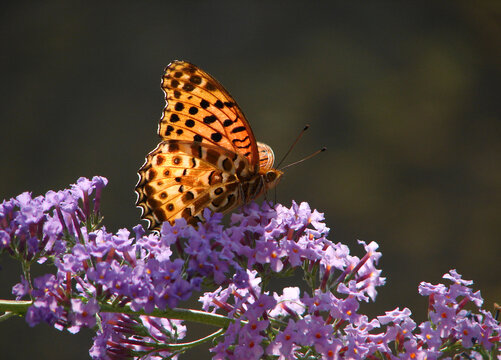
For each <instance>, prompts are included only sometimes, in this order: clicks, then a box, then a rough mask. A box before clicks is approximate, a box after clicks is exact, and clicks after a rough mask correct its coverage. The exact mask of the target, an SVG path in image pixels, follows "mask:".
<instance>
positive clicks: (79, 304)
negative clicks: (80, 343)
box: [68, 299, 99, 334]
mask: <svg viewBox="0 0 501 360" xmlns="http://www.w3.org/2000/svg"><path fill="white" fill-rule="evenodd" d="M71 310H72V313H71V315H72V316H71V319H70V320H71V324H72V325H71V326H70V327H69V328H68V331H69V332H71V333H72V334H75V333H77V332H79V331H80V328H82V327H89V328H91V327H94V325H96V314H97V312H98V311H99V305H98V304H97V301H96V299H89V301H88V302H87V303H84V302H83V301H82V300H80V299H71Z"/></svg>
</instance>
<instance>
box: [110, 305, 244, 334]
mask: <svg viewBox="0 0 501 360" xmlns="http://www.w3.org/2000/svg"><path fill="white" fill-rule="evenodd" d="M101 312H112V313H121V314H129V315H146V316H154V317H160V318H167V319H177V320H186V321H192V322H197V323H200V324H206V325H214V326H218V327H222V328H226V327H227V326H228V325H229V324H230V323H231V322H233V321H234V320H233V319H230V318H228V317H226V316H222V315H218V314H213V313H208V312H205V311H200V310H192V309H178V308H174V309H165V310H158V309H155V310H153V311H152V312H150V313H146V312H145V311H144V310H139V311H133V310H131V309H130V307H129V306H124V307H115V306H111V305H108V304H102V305H101Z"/></svg>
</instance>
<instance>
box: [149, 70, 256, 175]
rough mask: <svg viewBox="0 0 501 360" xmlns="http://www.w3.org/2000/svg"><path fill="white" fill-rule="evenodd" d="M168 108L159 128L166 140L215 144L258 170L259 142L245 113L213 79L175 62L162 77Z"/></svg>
mask: <svg viewBox="0 0 501 360" xmlns="http://www.w3.org/2000/svg"><path fill="white" fill-rule="evenodd" d="M162 89H163V90H164V92H165V99H166V102H167V105H166V107H165V109H164V112H163V116H162V118H161V120H160V124H159V127H158V134H159V136H160V137H161V138H162V139H164V140H168V139H174V140H187V141H197V142H202V143H208V144H212V145H214V146H219V147H222V148H224V149H227V150H230V151H232V152H234V153H237V154H240V155H242V156H244V157H246V158H247V159H248V161H249V164H250V165H251V166H252V167H254V168H255V170H256V171H257V169H258V163H259V155H258V149H257V145H256V140H255V138H254V135H253V133H252V130H251V128H250V126H249V123H248V122H247V120H246V119H245V116H244V114H243V112H242V110H241V109H240V108H239V106H238V105H237V103H236V102H235V100H234V99H233V98H232V97H231V95H230V94H229V93H228V92H227V91H226V90H225V88H224V87H223V86H222V85H221V84H220V83H219V82H218V81H217V80H216V79H214V78H213V77H212V76H210V75H209V74H207V73H206V72H204V71H203V70H201V69H199V68H197V67H196V66H195V65H193V64H190V63H188V62H185V61H174V62H172V63H171V64H170V65H169V66H167V68H166V69H165V74H164V76H163V78H162Z"/></svg>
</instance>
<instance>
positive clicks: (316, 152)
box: [280, 146, 327, 171]
mask: <svg viewBox="0 0 501 360" xmlns="http://www.w3.org/2000/svg"><path fill="white" fill-rule="evenodd" d="M325 150H327V148H326V147H325V146H324V147H323V148H321V149H319V150H317V151H315V152H314V153H313V154H311V155H308V156H307V157H305V158H303V159H301V160H298V161H296V162H293V163H292V164H289V165H285V166H284V167H283V168H281V169H280V171H282V170H283V169H286V168H288V167H290V166H292V165H296V164H299V163H302V162H303V161H305V160H308V159H311V158H312V157H314V156H317V155H318V154H320V153H321V152H324V151H325Z"/></svg>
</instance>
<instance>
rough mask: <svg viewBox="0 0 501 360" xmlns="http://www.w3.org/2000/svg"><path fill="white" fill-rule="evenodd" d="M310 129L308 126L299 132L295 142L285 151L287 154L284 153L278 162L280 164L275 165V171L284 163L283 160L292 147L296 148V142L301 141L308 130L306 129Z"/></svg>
mask: <svg viewBox="0 0 501 360" xmlns="http://www.w3.org/2000/svg"><path fill="white" fill-rule="evenodd" d="M309 127H310V125H306V126H305V127H304V128H303V130H301V132H300V133H299V135H298V136H297V138H296V140H295V141H294V142H293V143H292V145H291V147H290V148H289V150H287V152H286V153H285V155H284V156H283V157H282V160H280V162H279V163H278V165H277V169H278V167H279V166H280V165H281V164H282V163H283V162H284V160H285V158H286V157H287V155H289V153H290V152H291V151H292V149H293V148H294V146H296V144H297V142H298V141H299V139H301V136H303V134H304V132H305V131H306V130H308V128H309Z"/></svg>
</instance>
